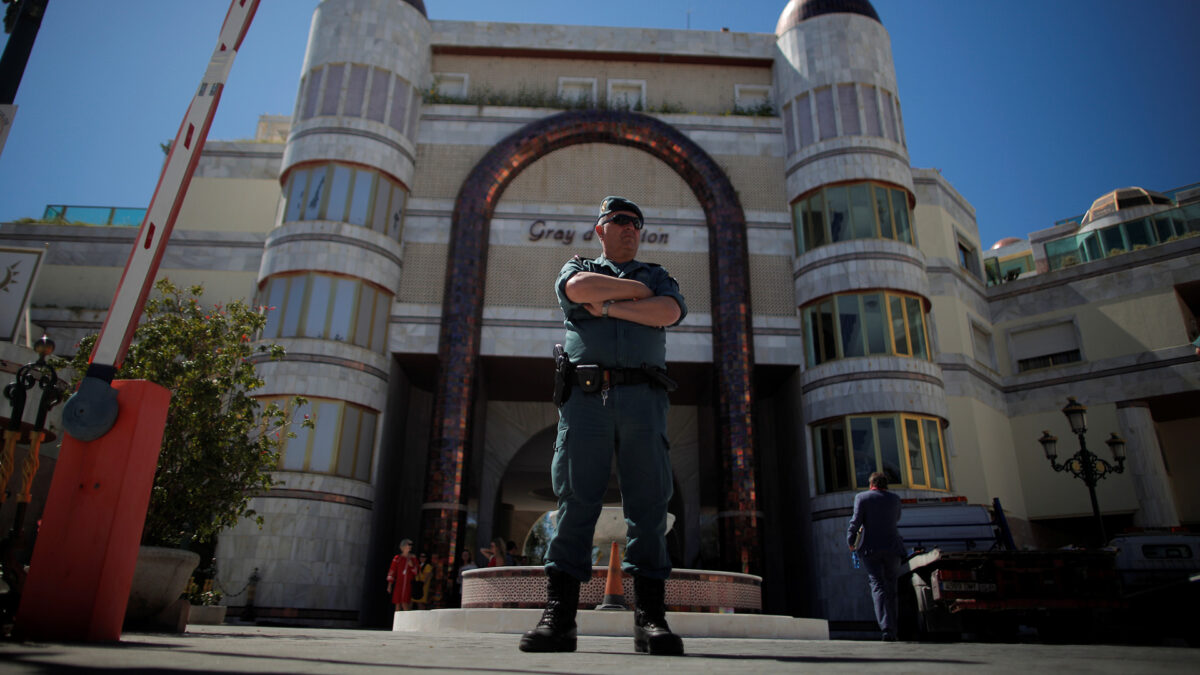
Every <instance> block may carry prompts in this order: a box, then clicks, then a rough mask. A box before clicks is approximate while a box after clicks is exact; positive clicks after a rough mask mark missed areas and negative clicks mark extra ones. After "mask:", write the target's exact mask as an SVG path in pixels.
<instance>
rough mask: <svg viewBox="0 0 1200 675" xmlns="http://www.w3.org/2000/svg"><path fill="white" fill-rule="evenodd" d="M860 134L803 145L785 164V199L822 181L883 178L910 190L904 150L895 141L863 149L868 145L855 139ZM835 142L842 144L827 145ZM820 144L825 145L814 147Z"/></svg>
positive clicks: (822, 183)
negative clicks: (792, 160)
mask: <svg viewBox="0 0 1200 675" xmlns="http://www.w3.org/2000/svg"><path fill="white" fill-rule="evenodd" d="M862 138H863V137H861V136H850V137H845V136H843V137H839V138H831V139H829V140H826V141H822V142H821V143H816V144H813V145H812V146H810V147H809V148H805V150H804V156H801V157H800V159H798V160H797V161H796V162H795V163H793V164H792V165H790V166H789V167H788V172H789V173H788V175H787V194H788V199H789V200H794V199H796V198H797V197H799V196H801V195H803V194H805V193H807V192H809V191H811V190H814V189H816V188H818V187H821V186H822V185H828V184H831V183H839V182H843V181H855V180H877V181H883V182H885V183H891V184H893V185H899V186H901V187H904V188H907V189H908V190H912V171H910V170H909V167H908V155H907V153H902V152H900V146H898V145H896V146H895V147H894V149H893V150H888V151H877V150H873V149H865V150H864V149H863V148H867V147H868V146H866V145H862V144H855V143H854V142H855V141H858V140H862ZM876 140H877V139H876ZM883 142H884V143H887V141H886V140H885V141H883ZM834 145H837V146H841V147H830V146H834ZM820 147H825V148H826V149H825V150H817V148H820ZM810 152H811V153H812V154H810Z"/></svg>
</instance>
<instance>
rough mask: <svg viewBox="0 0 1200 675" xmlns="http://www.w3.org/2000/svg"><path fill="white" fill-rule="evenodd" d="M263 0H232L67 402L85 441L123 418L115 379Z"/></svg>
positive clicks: (71, 421)
mask: <svg viewBox="0 0 1200 675" xmlns="http://www.w3.org/2000/svg"><path fill="white" fill-rule="evenodd" d="M258 3H259V0H233V2H232V3H231V4H230V6H229V12H228V13H227V14H226V15H225V23H224V24H223V25H222V26H221V34H220V37H219V38H218V40H217V47H216V49H215V50H214V51H213V55H212V58H211V59H209V62H208V69H207V70H205V72H204V78H203V79H202V80H201V81H200V88H199V89H198V90H197V91H196V94H195V96H194V97H192V103H191V105H190V106H188V110H187V114H186V115H184V117H183V123H182V124H180V125H179V131H178V132H177V133H176V134H175V142H174V143H172V144H171V151H170V152H169V153H168V154H167V161H166V164H165V165H164V166H163V170H162V174H161V175H160V176H159V178H158V186H157V187H155V189H154V196H153V197H151V199H150V207H149V208H148V209H147V210H146V217H145V219H144V220H142V226H141V228H140V229H139V230H138V236H137V239H136V240H135V241H134V245H133V250H132V251H131V252H130V254H129V260H128V262H126V263H125V271H124V272H123V273H122V274H121V281H120V283H119V284H118V285H117V292H116V295H114V296H113V301H112V304H111V305H110V306H109V309H108V316H107V317H106V318H105V320H104V326H103V327H102V328H101V329H100V338H99V339H98V340H97V341H96V346H95V348H94V349H93V350H92V355H91V358H90V359H89V360H88V363H89V365H88V369H87V373H86V374H85V376H84V378H83V381H82V382H81V383H80V385H79V389H78V391H76V392H75V394H74V395H73V396H72V397H71V399H70V400H69V401H67V404H66V406H65V407H64V408H63V427H65V428H66V430H67V433H69V434H71V435H72V436H74V437H75V438H77V439H79V440H81V441H92V440H95V439H97V438H99V437H101V436H103V435H104V434H105V433H106V432H107V431H108V430H109V429H110V428H112V425H113V423H114V422H115V421H116V419H117V414H118V408H117V396H116V390H114V389H113V388H112V387H111V386H109V385H110V384H111V383H112V381H113V377H114V376H115V375H116V373H117V370H118V369H119V368H120V367H121V362H122V361H123V360H124V359H125V353H126V352H127V351H128V350H129V343H130V341H131V340H132V339H133V331H134V330H135V329H136V328H137V324H138V319H139V317H141V315H142V309H143V308H144V307H145V306H146V297H147V296H148V295H149V294H150V288H151V286H153V285H154V277H155V275H156V274H157V273H158V266H159V263H161V262H162V257H163V252H164V251H166V248H167V239H169V238H170V236H171V230H172V229H173V228H174V227H175V219H176V218H177V217H178V216H179V208H180V206H182V205H183V198H184V196H185V195H186V194H187V189H188V184H189V183H191V181H192V174H193V173H194V172H195V170H196V163H197V162H198V161H199V160H200V151H201V150H202V149H203V148H204V140H205V139H206V138H207V137H208V128H209V127H210V126H211V125H212V121H213V116H214V115H215V114H216V112H217V103H218V102H219V101H220V100H221V91H222V90H223V89H224V88H225V80H226V79H227V78H228V77H229V70H230V68H231V67H232V66H233V58H234V56H236V55H237V50H238V47H240V46H241V44H242V39H243V38H244V37H245V36H246V29H247V28H249V27H250V21H251V19H253V18H254V12H255V10H257V9H258Z"/></svg>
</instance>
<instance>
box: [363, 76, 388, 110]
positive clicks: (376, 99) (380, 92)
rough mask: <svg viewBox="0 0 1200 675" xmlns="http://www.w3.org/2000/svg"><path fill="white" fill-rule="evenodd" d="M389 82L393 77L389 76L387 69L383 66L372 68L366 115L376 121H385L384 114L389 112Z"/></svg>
mask: <svg viewBox="0 0 1200 675" xmlns="http://www.w3.org/2000/svg"><path fill="white" fill-rule="evenodd" d="M389 84H391V78H389V77H388V72H387V71H386V70H384V69H382V68H372V69H371V93H370V94H368V98H367V110H366V113H365V114H364V117H366V118H367V119H369V120H375V121H376V122H381V123H382V122H383V116H384V115H385V114H387V101H388V85H389Z"/></svg>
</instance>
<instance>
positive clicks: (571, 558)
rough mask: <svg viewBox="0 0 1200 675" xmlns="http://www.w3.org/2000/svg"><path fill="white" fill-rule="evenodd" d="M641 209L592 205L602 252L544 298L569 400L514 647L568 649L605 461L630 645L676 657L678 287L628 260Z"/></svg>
mask: <svg viewBox="0 0 1200 675" xmlns="http://www.w3.org/2000/svg"><path fill="white" fill-rule="evenodd" d="M642 222H643V219H642V210H641V209H639V208H638V206H637V205H636V204H634V203H633V202H631V201H629V200H628V199H624V198H622V197H605V198H604V201H602V202H601V203H600V216H599V218H598V220H597V222H596V236H597V238H599V239H600V245H601V247H602V249H603V254H602V255H601V256H600V257H599V258H596V259H595V260H585V259H582V258H580V257H579V256H576V257H575V258H574V259H573V260H570V261H568V262H567V264H566V265H564V266H563V268H562V271H561V272H560V273H559V276H558V281H557V283H556V284H555V290H556V292H557V294H558V302H559V305H561V306H562V309H563V314H564V315H565V316H566V322H565V323H566V328H567V335H566V340H565V345H564V346H565V351H566V356H567V358H568V359H569V362H570V364H569V368H568V370H572V369H573V374H572V376H571V378H570V381H569V384H570V388H569V390H568V391H569V393H568V395H567V396H565V401H561V402H560V401H556V403H560V408H559V422H558V437H557V439H556V440H555V445H554V460H553V463H552V464H551V469H550V472H551V480H552V482H553V486H554V493H555V495H557V496H558V520H557V527H556V529H555V532H554V536H553V537H552V538H551V540H550V545H549V547H548V550H547V553H546V561H547V562H546V576H547V603H546V610H545V612H544V613H543V615H542V619H541V621H540V622H539V623H538V625H537V627H536V628H534V629H533V630H531V631H529V632H527V633H525V635H524V636H523V637H522V638H521V644H520V647H521V649H522V650H523V651H555V652H560V651H575V642H576V626H575V610H576V607H577V605H578V602H579V584H580V582H584V581H587V580H588V579H590V578H591V575H592V535H593V532H594V531H595V527H596V519H597V518H598V517H599V516H600V509H601V507H602V506H603V497H604V492H605V490H606V489H607V486H608V479H609V473H610V469H611V466H612V455H613V453H614V452H615V453H616V454H617V467H618V472H619V478H620V485H621V500H622V503H623V506H624V511H625V519H626V522H627V523H628V525H629V529H628V534H627V538H626V548H625V560H624V562H623V564H622V567H623V569H624V570H625V571H626V572H629V573H631V574H633V577H634V592H635V598H636V611H635V613H634V647H635V649H636V650H637V651H639V652H649V653H651V654H682V653H683V642H682V640H680V639H679V637H678V636H677V635H675V634H673V633H672V632H671V629H670V627H669V626H668V625H667V621H666V604H665V582H666V579H667V577H668V576H669V575H670V573H671V559H670V556H669V555H668V554H667V545H666V532H667V502H669V501H670V499H671V493H672V489H673V488H672V479H671V462H670V456H669V451H668V450H669V449H668V446H667V440H666V423H667V389H668V388H673V386H674V383H673V382H671V380H670V379H669V378H667V377H666V346H667V343H666V331H665V330H664V329H665V328H666V327H667V326H673V325H676V324H678V323H679V322H680V321H681V320H682V319H683V317H684V316H685V315H686V314H687V305H685V304H684V301H683V296H682V295H681V294H680V292H679V284H678V283H676V281H675V280H674V279H672V278H671V277H670V275H668V274H667V271H666V270H664V269H663V268H662V267H660V266H658V265H655V264H653V263H645V262H640V261H638V260H635V259H634V256H635V255H636V254H637V251H638V244H639V243H640V237H641V229H642Z"/></svg>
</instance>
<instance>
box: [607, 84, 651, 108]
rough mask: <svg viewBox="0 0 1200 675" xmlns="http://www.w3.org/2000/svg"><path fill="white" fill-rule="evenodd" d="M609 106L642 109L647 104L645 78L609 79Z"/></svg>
mask: <svg viewBox="0 0 1200 675" xmlns="http://www.w3.org/2000/svg"><path fill="white" fill-rule="evenodd" d="M607 98H608V107H610V108H616V109H620V110H641V109H642V108H643V107H645V105H646V81H645V80H609V81H608V97H607Z"/></svg>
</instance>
